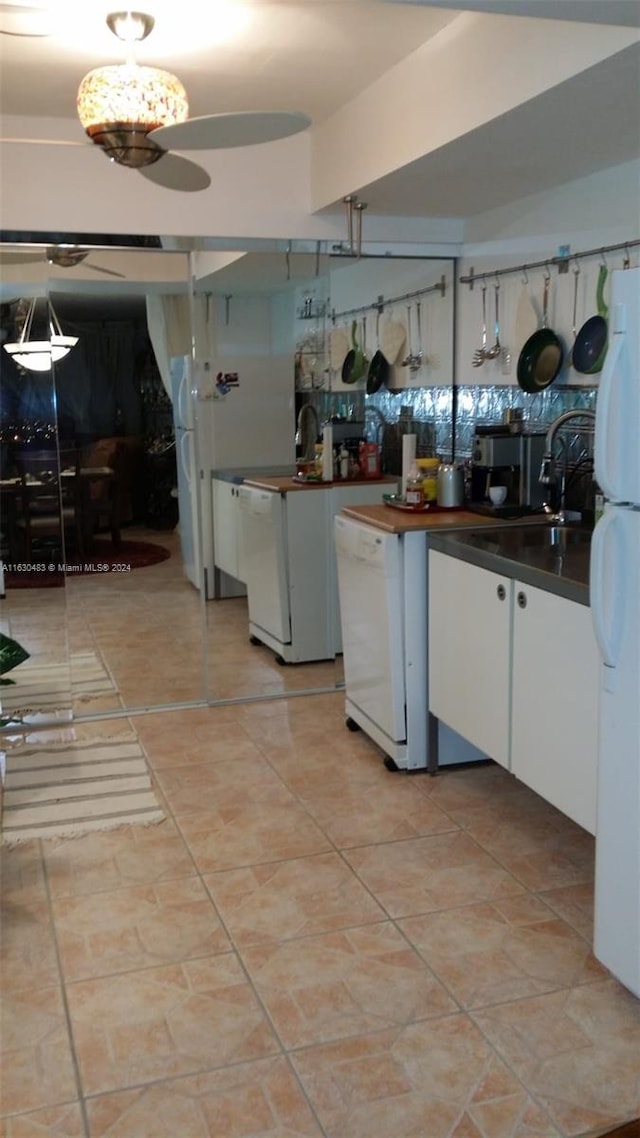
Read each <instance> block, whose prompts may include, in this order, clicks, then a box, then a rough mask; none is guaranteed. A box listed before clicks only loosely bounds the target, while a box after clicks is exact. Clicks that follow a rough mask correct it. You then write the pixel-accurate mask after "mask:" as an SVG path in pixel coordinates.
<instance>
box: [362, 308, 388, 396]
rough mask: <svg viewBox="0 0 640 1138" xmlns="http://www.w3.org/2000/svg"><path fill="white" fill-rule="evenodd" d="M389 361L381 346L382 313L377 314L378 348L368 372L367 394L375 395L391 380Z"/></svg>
mask: <svg viewBox="0 0 640 1138" xmlns="http://www.w3.org/2000/svg"><path fill="white" fill-rule="evenodd" d="M389 371H390V368H389V361H388V359H387V357H386V356H385V354H384V352H383V351H382V349H381V347H380V313H378V314H377V316H376V350H375V352H374V353H373V358H372V360H371V363H370V364H369V370H368V372H367V389H366V390H367V395H375V393H376V391H379V390H380V388H381V387H382V386H383V384H384V385H385V386H386V384H387V383H388V381H389Z"/></svg>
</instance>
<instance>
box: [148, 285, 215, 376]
mask: <svg viewBox="0 0 640 1138" xmlns="http://www.w3.org/2000/svg"><path fill="white" fill-rule="evenodd" d="M192 312H193V329H192V327H191V321H192ZM147 328H148V331H149V338H150V340H151V344H152V346H153V351H154V355H155V357H156V363H157V365H158V371H159V372H160V375H161V377H162V382H163V384H164V387H165V390H166V392H167V395H168V396H169V398H171V359H172V358H173V357H175V356H191V355H192V352H193V353H194V355H195V358H196V359H205V360H210V359H213V358H214V357H215V354H216V351H215V324H214V313H213V304H212V298H211V296H210V295H202V296H195V297H192V298H191V302H190V301H189V297H188V296H184V295H182V294H180V295H172V296H156V295H150V296H147Z"/></svg>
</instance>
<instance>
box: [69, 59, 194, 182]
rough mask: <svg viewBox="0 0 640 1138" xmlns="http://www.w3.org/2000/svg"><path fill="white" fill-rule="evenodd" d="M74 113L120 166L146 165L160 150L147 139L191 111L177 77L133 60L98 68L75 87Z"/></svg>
mask: <svg viewBox="0 0 640 1138" xmlns="http://www.w3.org/2000/svg"><path fill="white" fill-rule="evenodd" d="M77 106H78V117H79V119H80V122H81V123H82V125H83V127H84V129H85V130H86V132H87V134H88V135H89V138H90V139H91V140H92V142H95V143H96V144H97V145H98V146H101V147H102V148H103V150H105V151H106V153H107V154H108V156H109V157H110V158H112V159H113V160H114V162H118V163H119V164H120V165H122V166H132V167H138V166H148V165H150V163H152V162H157V160H158V158H160V157H161V156H162V154H163V153H164V151H163V150H162V149H161V148H160V147H159V146H158V144H157V143H155V142H152V141H151V139H149V138H148V137H147V135H148V134H149V132H150V131H152V130H155V129H156V128H157V127H161V126H172V125H173V124H174V123H180V122H184V120H185V119H186V118H187V115H188V114H189V104H188V102H187V95H186V91H185V89H184V87H183V86H182V83H181V82H180V80H179V79H178V78H177V77H176V76H175V75H172V74H171V73H170V72H169V71H162V70H161V69H160V68H157V67H140V66H139V65H138V64H136V63H122V64H114V65H113V66H107V67H96V68H95V69H94V70H93V71H90V72H89V73H88V75H85V77H84V79H83V80H82V83H81V84H80V87H79V90H78V98H77Z"/></svg>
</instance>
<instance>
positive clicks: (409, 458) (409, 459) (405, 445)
mask: <svg viewBox="0 0 640 1138" xmlns="http://www.w3.org/2000/svg"><path fill="white" fill-rule="evenodd" d="M416 438H417V436H416V435H403V436H402V490H401V493H402V497H403V498H406V496H407V478H408V476H409V471H410V470H411V467H412V466H413V464H414V462H415V461H416Z"/></svg>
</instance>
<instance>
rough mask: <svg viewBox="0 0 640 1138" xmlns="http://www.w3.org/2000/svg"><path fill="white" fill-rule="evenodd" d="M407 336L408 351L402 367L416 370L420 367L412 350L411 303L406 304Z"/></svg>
mask: <svg viewBox="0 0 640 1138" xmlns="http://www.w3.org/2000/svg"><path fill="white" fill-rule="evenodd" d="M407 336H408V341H409V342H408V352H407V355H406V356H405V358H404V359H403V361H402V367H408V368H409V371H418V369H419V367H420V360H419V359H418V357H417V355H416V354H415V352H414V350H413V332H412V330H411V305H410V304H408V305H407Z"/></svg>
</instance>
